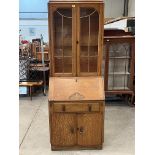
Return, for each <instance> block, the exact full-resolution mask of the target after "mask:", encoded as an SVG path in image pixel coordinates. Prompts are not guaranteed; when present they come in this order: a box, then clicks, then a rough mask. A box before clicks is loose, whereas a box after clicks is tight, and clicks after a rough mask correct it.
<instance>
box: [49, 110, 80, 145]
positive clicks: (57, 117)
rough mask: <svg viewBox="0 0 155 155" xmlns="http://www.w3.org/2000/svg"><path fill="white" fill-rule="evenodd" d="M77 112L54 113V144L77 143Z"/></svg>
mask: <svg viewBox="0 0 155 155" xmlns="http://www.w3.org/2000/svg"><path fill="white" fill-rule="evenodd" d="M76 120H77V119H76V114H65V113H63V114H61V113H53V115H52V124H51V126H52V132H51V133H52V145H55V146H73V145H75V144H76V142H77V141H76Z"/></svg>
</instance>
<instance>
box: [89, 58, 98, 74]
mask: <svg viewBox="0 0 155 155" xmlns="http://www.w3.org/2000/svg"><path fill="white" fill-rule="evenodd" d="M89 72H97V57H89Z"/></svg>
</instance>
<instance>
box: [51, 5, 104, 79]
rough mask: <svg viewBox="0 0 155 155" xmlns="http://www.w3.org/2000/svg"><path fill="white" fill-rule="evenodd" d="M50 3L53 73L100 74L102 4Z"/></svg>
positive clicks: (70, 74)
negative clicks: (51, 4)
mask: <svg viewBox="0 0 155 155" xmlns="http://www.w3.org/2000/svg"><path fill="white" fill-rule="evenodd" d="M59 5H60V4H58V5H54V6H49V31H51V32H50V35H49V42H50V47H51V49H50V53H52V54H51V58H50V60H51V63H52V64H51V67H52V74H53V76H87V75H93V76H97V75H101V61H102V52H103V47H102V42H103V37H102V35H103V25H104V24H103V5H99V4H74V5H72V4H61V5H60V6H59Z"/></svg>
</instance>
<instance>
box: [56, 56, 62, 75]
mask: <svg viewBox="0 0 155 155" xmlns="http://www.w3.org/2000/svg"><path fill="white" fill-rule="evenodd" d="M62 67H63V61H62V57H55V72H56V73H62V72H63V68H62Z"/></svg>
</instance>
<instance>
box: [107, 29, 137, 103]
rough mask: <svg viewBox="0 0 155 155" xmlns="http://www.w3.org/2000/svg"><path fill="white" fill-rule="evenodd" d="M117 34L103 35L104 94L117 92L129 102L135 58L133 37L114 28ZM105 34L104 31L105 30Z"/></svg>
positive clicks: (131, 93)
mask: <svg viewBox="0 0 155 155" xmlns="http://www.w3.org/2000/svg"><path fill="white" fill-rule="evenodd" d="M112 31H114V30H111V34H115V33H116V32H117V35H113V36H112V35H110V33H109V32H110V30H108V33H107V34H108V35H109V36H105V37H104V43H105V46H104V50H105V57H104V58H105V59H104V60H105V70H104V80H105V93H106V95H112V94H119V95H128V96H126V97H127V98H128V99H130V100H128V101H129V103H132V102H133V101H132V100H133V98H134V67H135V66H134V64H135V63H134V60H135V37H134V36H132V35H131V34H126V33H125V32H122V31H120V32H121V34H120V35H119V33H120V32H119V30H115V31H114V33H112ZM105 34H106V32H105Z"/></svg>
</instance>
